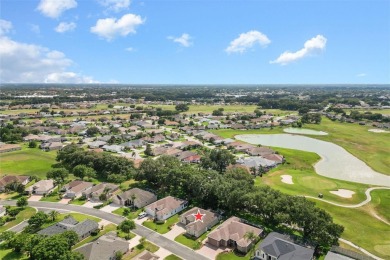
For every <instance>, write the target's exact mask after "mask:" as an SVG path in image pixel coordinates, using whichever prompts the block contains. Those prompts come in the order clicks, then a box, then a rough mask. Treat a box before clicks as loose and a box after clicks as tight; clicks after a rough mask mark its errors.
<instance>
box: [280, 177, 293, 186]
mask: <svg viewBox="0 0 390 260" xmlns="http://www.w3.org/2000/svg"><path fill="white" fill-rule="evenodd" d="M280 177H282V182H284V183H287V184H294V182H293V180H292V176H291V175H282V176H280Z"/></svg>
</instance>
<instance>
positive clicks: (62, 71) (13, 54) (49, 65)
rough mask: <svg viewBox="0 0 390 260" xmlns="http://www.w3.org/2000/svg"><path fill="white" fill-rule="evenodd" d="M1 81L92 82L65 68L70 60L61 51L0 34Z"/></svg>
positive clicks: (68, 65) (70, 63) (70, 62)
mask: <svg viewBox="0 0 390 260" xmlns="http://www.w3.org/2000/svg"><path fill="white" fill-rule="evenodd" d="M0 59H1V61H2V66H1V69H0V79H1V82H10V83H17V82H19V83H42V82H56V83H60V82H61V83H92V82H94V81H93V79H92V78H90V77H86V76H83V75H80V74H78V73H75V72H69V71H68V69H69V67H70V66H71V65H72V64H73V62H72V60H70V59H68V58H67V57H66V56H65V54H64V53H62V52H60V51H56V50H50V49H48V48H45V47H42V46H39V45H34V44H27V43H21V42H16V41H14V40H12V39H10V38H8V37H0Z"/></svg>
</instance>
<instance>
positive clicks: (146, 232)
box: [0, 201, 209, 260]
mask: <svg viewBox="0 0 390 260" xmlns="http://www.w3.org/2000/svg"><path fill="white" fill-rule="evenodd" d="M15 204H16V201H0V205H15ZM28 204H29V206H31V207H35V208H38V209H41V208H48V209H58V210H69V211H74V212H79V213H83V214H86V215H91V216H94V217H98V218H101V219H105V220H108V221H110V222H112V223H114V224H119V223H121V222H122V221H123V220H125V218H123V217H121V216H118V215H115V214H112V213H107V212H104V211H101V210H98V209H94V208H86V207H82V206H77V205H69V204H59V203H55V202H46V201H29V203H28ZM132 232H133V233H135V234H137V235H139V236H142V237H145V238H146V239H147V240H149V241H150V242H152V243H154V244H156V245H157V246H159V247H162V248H165V249H166V250H168V251H170V252H172V253H173V254H175V255H177V256H179V257H181V258H183V259H186V260H209V259H208V258H206V257H204V256H203V255H201V254H199V253H197V252H195V251H194V250H192V249H189V248H188V247H186V246H183V245H181V244H179V243H176V242H175V241H172V240H170V239H168V238H166V237H164V236H162V235H160V234H159V233H157V232H154V231H152V230H150V229H148V228H146V227H144V226H142V225H138V224H136V229H134V230H132Z"/></svg>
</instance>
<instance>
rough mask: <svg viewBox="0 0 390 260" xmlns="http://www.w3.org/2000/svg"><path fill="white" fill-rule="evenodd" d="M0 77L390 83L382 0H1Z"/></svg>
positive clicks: (388, 4) (388, 32) (386, 8)
mask: <svg viewBox="0 0 390 260" xmlns="http://www.w3.org/2000/svg"><path fill="white" fill-rule="evenodd" d="M0 82H2V83H123V84H366V83H367V84H378V83H379V84H389V83H390V1H388V0H365V1H362V0H356V1H354V0H338V1H336V0H328V1H321V0H310V1H309V0H300V1H295V0H283V1H282V0H263V1H262V0H258V1H255V0H252V1H247V0H229V1H223V0H220V1H219V0H192V1H191V0H151V1H148V0H1V2H0Z"/></svg>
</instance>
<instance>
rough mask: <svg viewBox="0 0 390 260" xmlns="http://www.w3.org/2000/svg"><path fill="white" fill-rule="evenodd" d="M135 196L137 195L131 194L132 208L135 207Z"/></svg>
mask: <svg viewBox="0 0 390 260" xmlns="http://www.w3.org/2000/svg"><path fill="white" fill-rule="evenodd" d="M136 198H137V196H136V195H135V194H132V195H131V203H132V204H133V209H134V208H135V205H134V202H135V199H136Z"/></svg>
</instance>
